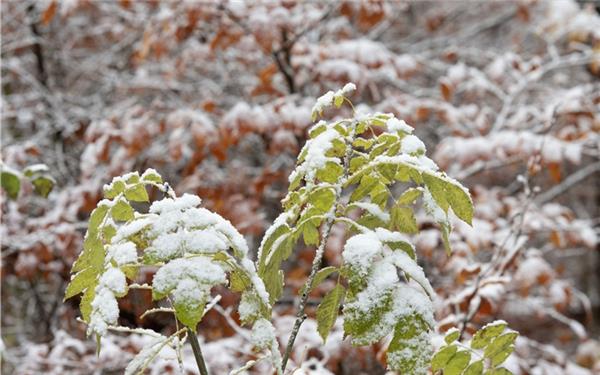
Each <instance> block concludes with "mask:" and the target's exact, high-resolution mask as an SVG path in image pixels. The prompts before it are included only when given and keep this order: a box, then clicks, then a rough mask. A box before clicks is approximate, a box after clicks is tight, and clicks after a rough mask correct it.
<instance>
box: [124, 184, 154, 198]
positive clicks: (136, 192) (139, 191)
mask: <svg viewBox="0 0 600 375" xmlns="http://www.w3.org/2000/svg"><path fill="white" fill-rule="evenodd" d="M125 198H127V200H129V201H132V202H148V200H149V198H148V192H147V191H146V188H145V187H144V185H142V184H136V185H133V186H131V187H129V188H127V190H125Z"/></svg>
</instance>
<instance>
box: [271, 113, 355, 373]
mask: <svg viewBox="0 0 600 375" xmlns="http://www.w3.org/2000/svg"><path fill="white" fill-rule="evenodd" d="M355 126H356V122H353V123H352V131H351V134H350V136H349V137H348V138H346V155H345V156H344V161H343V165H344V176H343V177H342V180H341V182H340V187H339V190H338V191H337V194H336V195H337V196H336V203H335V204H334V205H333V207H332V208H331V211H330V212H329V213H328V214H327V220H326V221H325V226H324V227H323V230H322V232H321V238H322V240H321V243H320V244H319V247H318V248H317V252H316V253H315V259H313V263H312V267H311V269H310V275H309V276H308V279H307V280H306V284H305V285H304V288H302V297H301V298H300V304H299V305H298V313H297V314H296V322H295V323H294V328H292V333H291V334H290V338H289V339H288V343H287V346H286V348H285V353H284V354H283V361H282V363H281V372H282V373H285V367H286V366H287V362H288V359H289V358H290V355H291V353H292V349H293V348H294V341H296V336H297V335H298V331H300V326H301V325H302V323H304V321H305V320H306V314H305V313H304V310H305V308H306V301H308V295H309V294H310V291H311V289H312V286H313V285H312V284H313V281H314V279H315V275H316V274H317V271H319V269H320V268H321V263H322V262H323V254H324V253H325V245H326V244H327V239H328V238H329V233H330V232H331V227H332V226H333V223H334V222H335V220H336V214H335V213H336V206H337V202H338V201H339V199H340V198H341V195H342V193H341V189H342V188H341V187H342V186H343V182H344V181H345V180H346V179H347V178H348V173H349V170H348V165H349V164H350V157H351V156H352V141H353V139H354V136H355V134H354V129H355Z"/></svg>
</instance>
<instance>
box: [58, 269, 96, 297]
mask: <svg viewBox="0 0 600 375" xmlns="http://www.w3.org/2000/svg"><path fill="white" fill-rule="evenodd" d="M97 275H98V273H97V272H96V270H94V269H93V268H91V267H89V268H86V269H84V270H83V271H80V272H78V273H77V274H75V275H74V276H73V277H72V278H71V281H70V282H69V285H67V290H66V291H65V297H64V298H63V301H66V300H67V299H69V298H71V297H73V296H75V295H77V294H79V293H81V292H83V291H84V290H85V289H86V288H88V287H89V286H90V285H92V284H94V282H95V281H96V276H97Z"/></svg>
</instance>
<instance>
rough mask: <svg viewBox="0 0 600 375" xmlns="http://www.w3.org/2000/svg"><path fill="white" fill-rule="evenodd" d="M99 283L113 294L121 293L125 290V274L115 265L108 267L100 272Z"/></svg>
mask: <svg viewBox="0 0 600 375" xmlns="http://www.w3.org/2000/svg"><path fill="white" fill-rule="evenodd" d="M99 285H100V286H101V287H104V288H106V289H108V290H110V291H111V292H113V293H115V294H122V293H125V291H126V290H127V283H126V280H125V274H124V273H123V271H121V270H120V269H118V268H115V267H110V268H108V270H106V271H105V272H104V273H103V274H102V276H101V277H100V281H99Z"/></svg>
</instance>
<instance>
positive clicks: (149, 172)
mask: <svg viewBox="0 0 600 375" xmlns="http://www.w3.org/2000/svg"><path fill="white" fill-rule="evenodd" d="M142 181H145V182H155V183H157V184H162V182H163V179H162V177H161V176H160V175H159V174H158V172H156V171H155V170H154V169H146V171H145V172H144V173H142Z"/></svg>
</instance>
